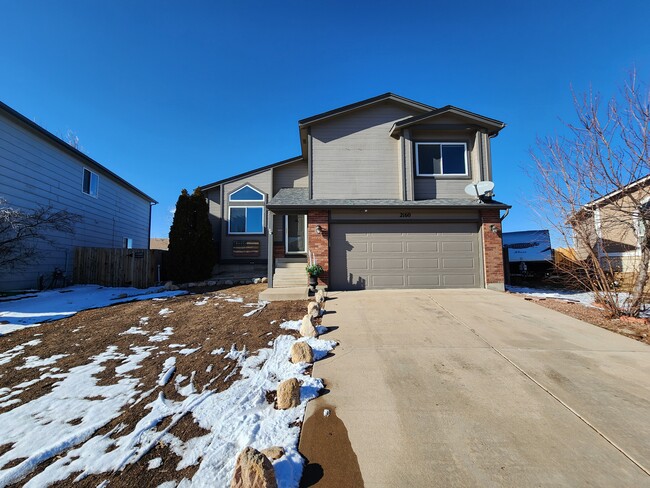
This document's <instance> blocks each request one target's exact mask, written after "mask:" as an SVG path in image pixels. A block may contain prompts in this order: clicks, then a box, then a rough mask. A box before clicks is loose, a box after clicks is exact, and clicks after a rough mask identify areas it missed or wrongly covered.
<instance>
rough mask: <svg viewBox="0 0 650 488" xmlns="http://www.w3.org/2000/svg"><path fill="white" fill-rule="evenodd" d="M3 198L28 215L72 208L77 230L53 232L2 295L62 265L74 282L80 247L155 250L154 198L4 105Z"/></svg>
mask: <svg viewBox="0 0 650 488" xmlns="http://www.w3.org/2000/svg"><path fill="white" fill-rule="evenodd" d="M0 199H2V200H4V202H5V203H4V204H3V205H7V206H9V207H11V208H13V209H17V210H21V211H24V212H26V213H30V212H31V211H33V210H35V209H37V208H39V207H46V208H51V209H52V211H58V210H66V211H68V212H71V213H74V214H76V215H78V216H79V217H80V220H79V222H77V223H76V224H75V225H74V232H73V233H61V232H56V231H53V230H51V229H48V230H47V231H46V234H45V235H44V237H46V238H47V239H46V240H40V241H37V242H35V244H36V246H37V254H36V256H35V259H34V260H33V262H31V263H30V264H29V265H28V266H24V267H20V268H19V269H12V268H9V269H0V291H6V290H17V289H33V288H37V287H38V286H39V284H42V283H43V282H45V283H47V281H48V279H49V277H51V276H52V274H53V272H54V270H55V268H59V269H61V270H62V271H63V273H64V274H65V275H66V278H67V279H68V281H69V280H70V278H71V277H72V273H73V265H74V249H75V247H104V248H106V247H108V248H116V247H132V248H144V249H147V248H148V247H149V229H150V226H151V206H152V205H153V204H155V203H156V201H155V200H153V199H152V198H151V197H150V196H148V195H147V194H145V193H144V192H142V191H141V190H139V189H138V188H136V187H135V186H133V185H131V184H130V183H128V182H126V181H125V180H124V179H122V178H121V177H119V176H118V175H116V174H115V173H113V172H112V171H110V170H109V169H108V168H106V167H105V166H103V165H101V164H100V163H98V162H97V161H95V160H94V159H92V158H90V157H89V156H87V155H86V154H84V153H82V152H81V151H78V150H77V149H75V148H74V147H72V146H70V145H69V144H66V143H65V142H64V141H62V140H61V139H60V138H58V137H56V136H55V135H53V134H52V133H50V132H48V131H47V130H45V129H44V128H43V127H41V126H39V125H38V124H36V123H34V122H33V121H31V120H29V119H28V118H27V117H25V116H24V115H22V114H20V113H18V112H17V111H15V110H13V109H12V108H11V107H9V106H7V105H5V104H4V103H1V102H0Z"/></svg>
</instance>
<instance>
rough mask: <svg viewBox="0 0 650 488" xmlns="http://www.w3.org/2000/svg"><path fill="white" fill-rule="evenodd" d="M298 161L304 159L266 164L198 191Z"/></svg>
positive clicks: (210, 184) (202, 187) (297, 158)
mask: <svg viewBox="0 0 650 488" xmlns="http://www.w3.org/2000/svg"><path fill="white" fill-rule="evenodd" d="M299 161H304V158H303V157H302V156H295V157H293V158H289V159H284V160H282V161H278V162H277V163H273V164H267V165H266V166H262V167H261V168H256V169H252V170H250V171H246V172H244V173H240V174H238V175H234V176H230V177H228V178H224V179H223V180H219V181H215V182H214V183H209V184H207V185H203V186H199V189H200V190H201V191H207V190H211V189H213V188H216V187H218V186H220V185H223V184H225V183H229V182H231V181H236V180H239V179H241V178H246V177H247V176H253V175H256V174H258V173H263V172H264V171H268V170H270V169H272V168H278V167H280V166H284V165H286V164H291V163H297V162H299Z"/></svg>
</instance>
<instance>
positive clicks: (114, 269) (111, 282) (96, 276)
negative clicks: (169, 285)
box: [73, 247, 167, 288]
mask: <svg viewBox="0 0 650 488" xmlns="http://www.w3.org/2000/svg"><path fill="white" fill-rule="evenodd" d="M166 252H167V251H161V250H159V249H110V248H109V249H107V248H98V247H78V248H76V250H75V261H74V273H73V281H74V283H75V284H94V285H102V286H133V287H136V288H148V287H150V286H153V285H155V284H156V283H157V282H159V281H160V280H161V279H163V278H164V277H163V275H162V272H163V271H162V269H163V261H164V255H165V253H166Z"/></svg>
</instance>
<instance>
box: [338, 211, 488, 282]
mask: <svg viewBox="0 0 650 488" xmlns="http://www.w3.org/2000/svg"><path fill="white" fill-rule="evenodd" d="M330 246H331V248H330V272H331V274H330V276H331V283H330V285H331V287H332V289H335V290H350V289H363V288H375V289H379V288H444V287H478V286H481V279H480V268H481V266H480V262H481V261H480V259H479V245H478V224H476V223H444V224H440V223H415V222H413V223H385V224H381V223H355V224H346V223H337V224H331V225H330Z"/></svg>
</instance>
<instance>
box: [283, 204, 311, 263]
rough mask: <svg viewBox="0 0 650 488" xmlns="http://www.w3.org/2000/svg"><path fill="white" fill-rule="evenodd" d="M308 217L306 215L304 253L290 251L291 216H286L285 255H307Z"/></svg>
mask: <svg viewBox="0 0 650 488" xmlns="http://www.w3.org/2000/svg"><path fill="white" fill-rule="evenodd" d="M291 215H305V214H291ZM308 238H309V237H308V236H307V215H305V250H304V251H289V214H286V215H285V216H284V253H285V254H307V244H308V243H307V239H308Z"/></svg>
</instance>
